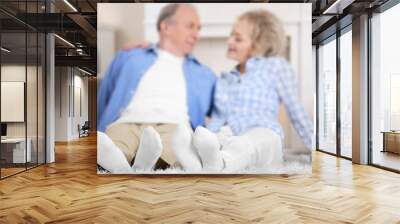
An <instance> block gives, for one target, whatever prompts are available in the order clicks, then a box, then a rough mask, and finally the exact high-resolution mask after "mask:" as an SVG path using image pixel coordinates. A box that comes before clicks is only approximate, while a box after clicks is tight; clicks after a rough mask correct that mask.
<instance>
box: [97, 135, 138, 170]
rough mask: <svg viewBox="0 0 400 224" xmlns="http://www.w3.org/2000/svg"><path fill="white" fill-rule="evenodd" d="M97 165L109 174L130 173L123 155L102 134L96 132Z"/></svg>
mask: <svg viewBox="0 0 400 224" xmlns="http://www.w3.org/2000/svg"><path fill="white" fill-rule="evenodd" d="M97 164H99V165H100V166H102V167H103V168H104V169H106V170H108V171H110V172H111V173H131V172H132V168H131V166H130V165H129V163H128V161H127V160H126V157H125V155H124V153H123V152H122V151H121V150H120V149H119V148H118V147H117V146H116V145H115V144H114V142H113V141H112V140H111V139H110V137H108V135H106V134H104V133H103V132H100V131H99V132H97Z"/></svg>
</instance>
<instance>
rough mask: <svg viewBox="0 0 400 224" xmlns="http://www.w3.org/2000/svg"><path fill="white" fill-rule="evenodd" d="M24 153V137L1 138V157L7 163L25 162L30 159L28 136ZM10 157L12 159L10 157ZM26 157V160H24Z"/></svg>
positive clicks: (30, 143)
mask: <svg viewBox="0 0 400 224" xmlns="http://www.w3.org/2000/svg"><path fill="white" fill-rule="evenodd" d="M27 143H28V144H27V146H28V147H26V154H25V138H6V139H1V157H2V159H5V160H6V162H7V163H25V162H30V161H31V157H32V155H31V145H32V141H31V139H30V138H28V139H27ZM11 158H12V159H11ZM25 158H27V161H25Z"/></svg>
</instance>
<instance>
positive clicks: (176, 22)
mask: <svg viewBox="0 0 400 224" xmlns="http://www.w3.org/2000/svg"><path fill="white" fill-rule="evenodd" d="M164 31H165V34H166V38H168V40H169V41H170V42H171V43H172V45H173V46H174V47H175V48H176V50H177V51H179V52H180V53H181V54H182V55H186V54H189V53H191V52H192V51H193V48H194V46H195V45H196V43H197V40H198V36H199V31H200V18H199V16H198V14H197V12H196V10H195V9H194V8H193V7H190V6H181V7H179V8H178V9H177V11H176V13H175V15H174V16H173V17H172V21H171V22H168V23H166V24H165V30H164Z"/></svg>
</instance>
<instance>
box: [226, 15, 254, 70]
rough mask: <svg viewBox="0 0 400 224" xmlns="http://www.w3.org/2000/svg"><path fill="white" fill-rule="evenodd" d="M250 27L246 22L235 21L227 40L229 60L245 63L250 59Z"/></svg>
mask: <svg viewBox="0 0 400 224" xmlns="http://www.w3.org/2000/svg"><path fill="white" fill-rule="evenodd" d="M250 34H251V27H250V25H249V23H248V22H246V21H241V20H239V21H237V22H236V24H235V25H234V27H233V30H232V32H231V34H230V36H229V38H228V53H227V56H228V58H230V59H233V60H235V61H238V62H239V63H240V64H243V63H245V62H246V61H247V60H248V59H249V58H250V57H251V51H252V47H251V46H252V42H251V38H250Z"/></svg>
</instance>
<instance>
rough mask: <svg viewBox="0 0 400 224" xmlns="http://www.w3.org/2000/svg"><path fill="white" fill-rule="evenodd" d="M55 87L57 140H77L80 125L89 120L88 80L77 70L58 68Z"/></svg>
mask: <svg viewBox="0 0 400 224" xmlns="http://www.w3.org/2000/svg"><path fill="white" fill-rule="evenodd" d="M55 85H56V88H55V89H56V92H55V120H56V121H55V123H56V128H55V129H56V133H55V140H56V141H70V140H73V139H77V138H78V137H79V135H78V134H79V133H78V124H80V125H81V126H82V125H83V124H84V122H85V121H87V120H88V105H89V103H88V78H87V77H86V76H83V73H81V72H80V71H79V70H77V69H75V68H71V67H56V83H55ZM79 95H80V97H78V96H79ZM79 100H81V102H79ZM80 105H81V106H82V108H81V109H82V114H81V113H80V111H79V106H80Z"/></svg>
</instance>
